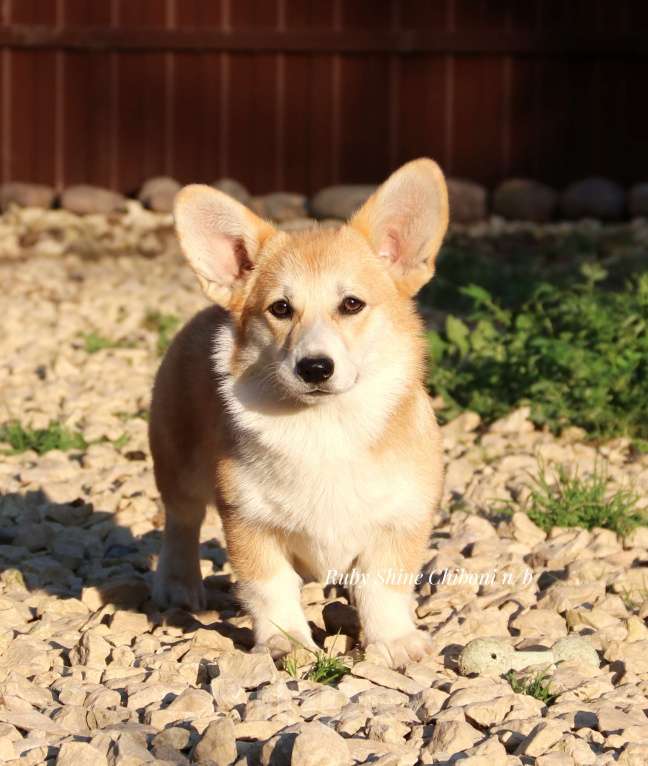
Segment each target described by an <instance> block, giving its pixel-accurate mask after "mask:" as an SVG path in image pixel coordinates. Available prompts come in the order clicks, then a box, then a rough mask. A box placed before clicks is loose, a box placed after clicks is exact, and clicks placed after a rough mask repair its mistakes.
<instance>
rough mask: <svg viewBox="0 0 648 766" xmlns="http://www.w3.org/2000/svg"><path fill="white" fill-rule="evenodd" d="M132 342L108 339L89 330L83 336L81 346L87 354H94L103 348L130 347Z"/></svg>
mask: <svg viewBox="0 0 648 766" xmlns="http://www.w3.org/2000/svg"><path fill="white" fill-rule="evenodd" d="M132 346H133V344H132V343H130V342H128V341H124V340H110V339H109V338H105V337H104V336H103V335H99V333H96V332H89V333H86V334H85V335H84V336H83V348H84V349H85V351H86V353H88V354H96V353H97V351H103V349H105V348H132Z"/></svg>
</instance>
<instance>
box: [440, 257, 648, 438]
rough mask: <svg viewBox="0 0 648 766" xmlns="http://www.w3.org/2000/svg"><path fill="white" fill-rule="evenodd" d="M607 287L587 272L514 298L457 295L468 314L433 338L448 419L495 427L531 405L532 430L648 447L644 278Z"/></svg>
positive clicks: (595, 270)
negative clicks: (475, 418) (474, 417)
mask: <svg viewBox="0 0 648 766" xmlns="http://www.w3.org/2000/svg"><path fill="white" fill-rule="evenodd" d="M491 268H492V269H493V270H494V271H495V272H497V270H498V265H497V264H496V262H495V261H493V263H492V264H491ZM500 278H502V277H501V275H500ZM607 278H608V275H607V272H606V271H605V270H604V269H603V268H602V267H601V266H600V265H598V264H585V265H582V267H581V269H580V272H579V275H578V277H576V276H574V275H573V274H572V279H570V280H566V281H562V282H561V280H559V279H556V280H555V282H551V283H550V282H548V281H533V280H531V281H530V282H524V280H521V284H519V285H517V288H516V289H517V292H515V295H509V294H506V293H504V294H502V293H500V295H499V296H494V295H493V294H491V293H490V292H489V291H488V290H487V289H485V288H484V287H483V286H482V285H478V284H470V285H469V286H467V287H465V286H463V287H462V286H459V287H457V292H458V295H459V296H460V298H461V299H462V301H464V302H465V303H457V304H456V306H457V307H458V308H460V309H466V313H465V314H464V315H463V316H461V315H458V314H457V313H451V314H448V315H447V317H446V321H445V326H444V328H443V329H440V330H439V331H430V332H429V334H428V341H429V342H428V348H429V357H430V369H429V376H428V386H429V388H430V390H431V392H432V393H434V394H441V395H442V396H443V399H444V401H445V403H446V405H447V406H446V408H445V409H443V410H441V412H440V413H439V414H440V416H441V417H442V419H446V420H448V419H451V418H452V417H454V416H456V415H457V414H459V413H460V412H462V411H464V410H474V411H476V412H478V413H479V414H480V415H481V417H482V419H483V420H484V421H485V422H486V423H489V422H492V421H493V420H495V419H497V418H499V417H502V416H504V415H505V414H506V413H508V412H510V411H511V409H514V408H516V407H520V406H522V405H525V404H528V405H530V407H531V418H532V420H533V421H534V422H535V424H536V425H538V426H547V427H549V428H550V429H551V430H552V431H553V432H559V431H560V430H561V429H562V428H564V427H566V426H568V425H577V426H580V427H582V428H584V429H585V430H586V431H587V433H588V435H589V436H590V437H592V438H609V437H613V436H619V435H625V436H629V437H631V438H633V439H636V440H637V443H639V444H644V443H645V440H646V439H648V418H646V416H645V413H646V412H647V411H648V273H643V274H639V275H634V276H632V277H631V278H630V279H629V280H628V281H626V282H625V283H624V285H622V286H619V285H617V284H616V283H615V284H614V285H613V286H612V287H610V286H608V285H604V283H605V282H606V280H607ZM513 290H514V288H513V287H511V291H513ZM442 295H443V294H442ZM445 295H446V299H447V298H448V295H447V293H446V294H445Z"/></svg>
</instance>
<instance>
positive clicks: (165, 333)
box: [144, 311, 180, 356]
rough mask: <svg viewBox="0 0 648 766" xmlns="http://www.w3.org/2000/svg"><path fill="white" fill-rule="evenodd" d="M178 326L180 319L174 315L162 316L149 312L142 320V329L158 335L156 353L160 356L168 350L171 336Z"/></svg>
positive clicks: (159, 313) (155, 312) (156, 312)
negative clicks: (144, 328)
mask: <svg viewBox="0 0 648 766" xmlns="http://www.w3.org/2000/svg"><path fill="white" fill-rule="evenodd" d="M179 326H180V318H179V317H177V316H175V314H162V313H161V312H160V311H149V312H148V314H147V315H146V319H145V320H144V327H146V329H147V330H153V331H154V332H157V334H158V342H157V352H158V355H159V356H162V355H163V354H164V352H165V351H166V350H167V348H169V345H170V344H171V341H172V340H173V336H174V335H175V333H176V331H177V329H178V327H179Z"/></svg>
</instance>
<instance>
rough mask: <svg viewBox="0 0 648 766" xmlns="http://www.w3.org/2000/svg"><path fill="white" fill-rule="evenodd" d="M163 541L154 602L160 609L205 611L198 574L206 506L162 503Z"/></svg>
mask: <svg viewBox="0 0 648 766" xmlns="http://www.w3.org/2000/svg"><path fill="white" fill-rule="evenodd" d="M164 505H165V524H164V539H163V541H162V549H161V551H160V558H159V561H158V566H157V571H156V572H155V579H154V585H153V600H154V601H155V602H156V603H157V604H158V605H159V606H161V607H173V606H177V607H182V608H184V609H189V610H191V611H199V610H201V609H205V606H206V599H205V589H204V586H203V582H202V575H201V573H200V527H201V524H202V522H203V519H204V518H205V505H204V503H203V502H201V501H200V500H196V499H192V498H184V497H183V498H174V499H173V501H171V500H170V499H165V503H164Z"/></svg>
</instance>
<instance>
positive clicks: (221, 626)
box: [0, 490, 254, 649]
mask: <svg viewBox="0 0 648 766" xmlns="http://www.w3.org/2000/svg"><path fill="white" fill-rule="evenodd" d="M157 517H159V520H158V518H157ZM157 517H156V520H155V521H154V527H155V528H154V529H153V530H151V531H147V532H145V533H144V534H142V535H141V536H135V535H134V534H133V532H132V531H131V530H130V529H129V528H128V527H123V526H120V525H119V524H117V523H116V521H115V514H113V513H109V512H106V511H101V510H95V509H94V508H93V506H92V504H91V503H89V502H86V501H85V500H84V499H83V498H78V499H76V500H72V501H70V502H67V503H57V502H54V501H53V500H52V499H51V498H49V497H48V496H47V493H46V492H45V491H43V490H30V491H27V492H25V493H19V492H12V493H0V583H2V586H3V588H2V589H3V590H4V592H5V593H7V594H8V595H10V596H11V595H15V597H16V598H17V599H19V600H22V594H21V593H19V592H18V591H23V592H24V591H27V592H29V593H34V592H37V591H40V592H43V593H46V594H50V595H52V596H56V597H58V598H60V599H69V598H77V599H80V600H82V601H83V603H85V604H86V606H87V607H88V609H89V613H93V612H97V611H98V610H100V609H103V608H104V607H106V606H107V605H112V606H113V607H114V609H125V610H131V611H139V612H143V613H144V614H146V615H147V617H148V618H149V622H150V624H151V625H152V627H155V626H164V625H171V626H173V627H175V628H179V629H181V631H182V632H187V633H189V632H193V631H195V630H197V629H198V628H201V627H204V628H209V629H212V630H215V631H217V632H219V633H221V634H222V635H224V636H227V637H228V638H231V639H232V641H234V643H235V645H236V646H237V647H238V648H241V649H249V648H250V647H251V646H252V645H253V643H254V640H253V634H252V631H251V630H250V629H249V628H248V627H245V626H240V627H239V626H237V625H236V624H233V623H231V622H229V621H228V620H230V619H232V618H238V617H240V616H242V614H243V612H242V610H241V606H240V604H239V602H238V600H237V598H236V594H235V589H234V586H233V583H232V580H231V577H230V576H229V575H227V574H225V573H217V574H214V575H211V576H208V577H206V578H205V589H206V593H207V609H206V610H205V611H204V612H197V613H191V612H187V611H185V610H183V609H169V610H166V611H160V609H159V608H158V607H157V605H156V604H155V603H154V602H153V600H152V598H151V586H152V578H153V570H154V560H155V555H156V554H157V552H158V551H159V549H160V544H161V541H162V522H161V519H162V514H161V513H159V514H157ZM66 533H67V534H66ZM201 558H203V559H211V560H212V562H213V564H214V570H215V571H216V572H218V570H220V569H222V567H223V564H224V563H225V561H226V560H227V554H226V551H225V549H224V548H223V546H222V545H220V543H219V542H218V541H216V540H214V541H210V542H209V543H207V544H203V546H201ZM32 611H34V610H32ZM112 611H113V610H112V609H107V610H104V613H105V616H104V619H105V620H108V619H109V615H110V613H111V612H112Z"/></svg>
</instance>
